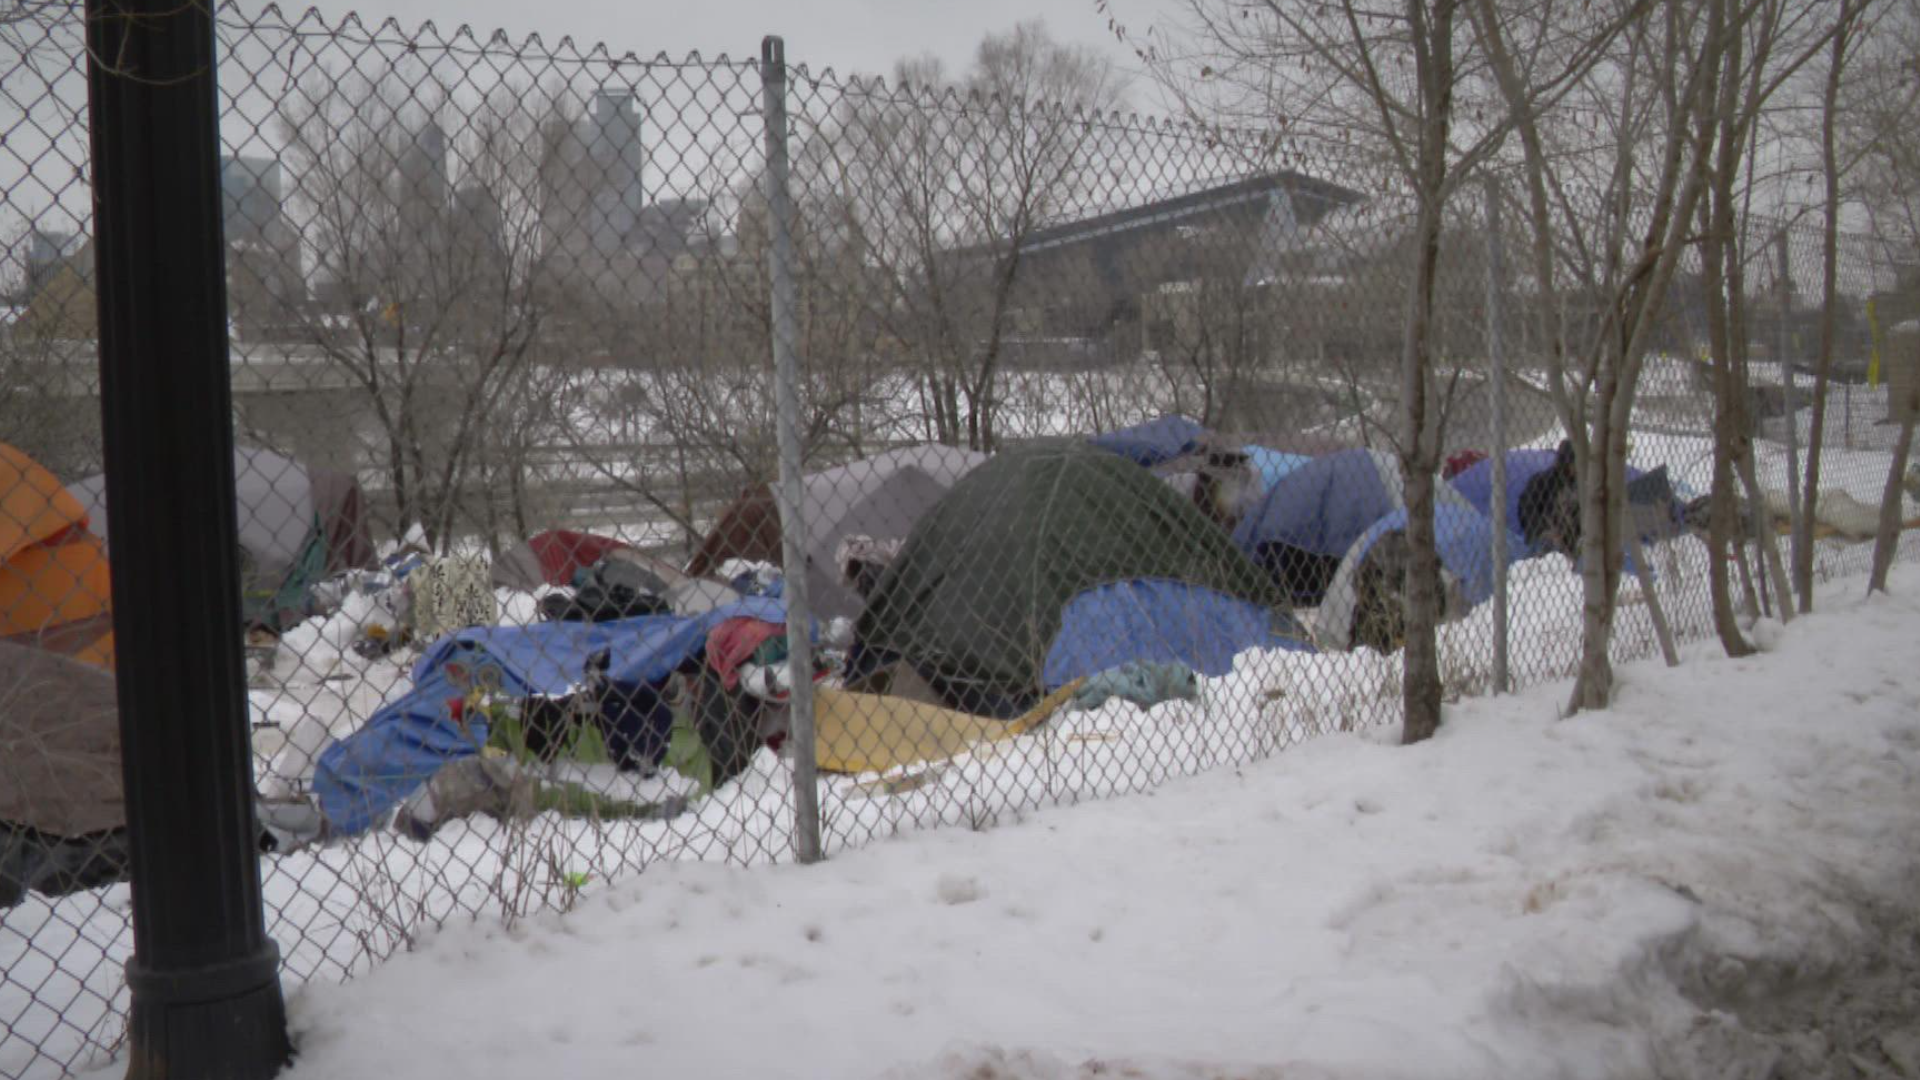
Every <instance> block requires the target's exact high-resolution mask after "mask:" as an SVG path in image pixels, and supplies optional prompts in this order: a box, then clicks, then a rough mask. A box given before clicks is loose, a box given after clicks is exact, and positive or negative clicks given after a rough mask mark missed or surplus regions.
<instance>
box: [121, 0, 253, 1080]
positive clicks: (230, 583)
mask: <svg viewBox="0 0 1920 1080" xmlns="http://www.w3.org/2000/svg"><path fill="white" fill-rule="evenodd" d="M211 10H212V9H211V6H210V5H205V4H175V3H171V2H170V0H88V3H87V5H86V27H87V29H86V34H87V44H88V46H89V49H88V64H87V69H88V90H89V102H90V110H91V123H90V128H91V140H92V151H93V182H94V207H95V217H94V245H95V252H96V267H97V283H98V284H97V290H98V291H97V297H98V304H99V331H100V387H101V395H100V396H101V412H102V420H103V436H104V440H103V441H104V446H105V459H106V475H107V506H108V521H107V527H108V529H109V534H110V541H109V542H110V544H111V550H112V553H113V555H112V578H113V623H114V634H115V638H116V654H117V655H116V670H115V677H116V682H117V689H118V694H119V706H120V738H121V748H122V749H121V765H122V773H123V777H124V783H125V798H126V809H127V834H128V847H129V851H130V854H131V861H132V883H133V885H132V900H133V937H134V950H133V958H132V960H131V961H129V962H128V964H127V984H128V987H129V989H130V990H131V992H132V1009H131V1016H130V1021H129V1026H130V1030H129V1054H130V1064H129V1066H128V1071H127V1075H128V1076H130V1077H136V1078H137V1077H161V1076H195V1077H232V1078H252V1077H261V1078H264V1077H269V1076H272V1075H274V1074H275V1073H277V1072H278V1071H279V1070H280V1068H281V1066H282V1065H283V1064H284V1063H285V1062H286V1060H287V1056H288V1041H287V1031H286V1007H285V1004H284V1002H283V999H282V996H281V991H280V981H279V958H280V957H279V950H278V949H277V948H276V947H275V945H274V943H273V941H272V940H271V939H270V938H268V937H267V934H266V928H265V923H264V916H263V912H262V907H261V890H260V865H259V861H258V858H259V857H258V854H257V843H258V840H257V834H256V831H255V820H254V811H253V797H252V792H253V773H252V754H251V748H250V746H249V737H248V730H249V725H248V718H247V699H246V690H245V681H246V678H245V667H244V663H243V659H242V653H241V624H240V599H241V598H240V560H239V555H238V551H237V547H238V526H237V524H236V521H235V515H236V511H235V508H234V464H233V407H232V397H231V394H232V387H231V385H230V377H229V376H230V373H229V370H228V363H229V357H228V341H227V293H226V261H225V244H224V239H223V231H222V223H221V192H220V175H219V167H220V128H219V102H218V96H217V94H216V92H215V85H214V50H215V43H214V26H213V18H212V15H211Z"/></svg>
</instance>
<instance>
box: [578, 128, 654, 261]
mask: <svg viewBox="0 0 1920 1080" xmlns="http://www.w3.org/2000/svg"><path fill="white" fill-rule="evenodd" d="M587 122H588V132H589V134H588V136H587V156H588V158H589V160H590V161H591V162H592V164H593V171H594V172H595V173H598V176H596V177H595V178H594V179H595V180H596V183H595V184H594V190H593V204H592V205H593V215H592V218H593V220H592V221H591V228H592V230H593V242H594V247H595V248H596V249H597V250H598V251H600V253H601V254H611V253H613V252H615V251H618V250H621V249H622V248H624V247H626V246H628V245H629V244H630V243H631V242H632V237H633V234H634V229H635V227H636V226H637V225H638V224H639V221H640V209H641V207H642V206H644V205H645V204H646V202H645V192H644V189H643V188H642V185H641V173H642V171H643V170H644V168H645V162H646V150H645V147H644V145H643V144H642V143H641V140H640V107H639V102H637V101H635V100H634V96H633V94H632V92H631V91H626V90H601V91H599V92H597V93H595V94H594V96H593V105H592V108H591V110H590V111H589V114H588V121H587Z"/></svg>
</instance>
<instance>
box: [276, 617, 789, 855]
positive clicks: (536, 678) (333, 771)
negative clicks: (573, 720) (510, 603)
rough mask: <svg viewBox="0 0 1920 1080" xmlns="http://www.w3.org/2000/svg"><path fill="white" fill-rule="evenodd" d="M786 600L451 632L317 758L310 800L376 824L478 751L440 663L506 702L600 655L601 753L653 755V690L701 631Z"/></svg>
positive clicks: (342, 818)
mask: <svg viewBox="0 0 1920 1080" xmlns="http://www.w3.org/2000/svg"><path fill="white" fill-rule="evenodd" d="M786 617H787V615H786V605H785V603H784V602H782V601H780V600H775V599H769V598H766V597H748V598H746V599H744V600H741V601H739V602H738V603H734V604H728V605H726V606H724V607H719V608H715V609H714V610H712V611H709V612H705V613H703V614H700V615H696V616H693V617H691V618H682V617H680V616H675V615H650V616H644V617H641V618H637V619H621V620H617V621H614V622H602V623H576V622H547V623H539V624H536V625H533V626H515V627H477V628H473V629H468V630H462V631H459V632H458V633H455V634H451V635H448V636H447V637H445V638H442V639H441V640H440V641H438V642H436V643H434V645H433V646H432V647H431V648H430V649H428V650H427V652H426V654H425V655H424V656H422V657H421V658H420V660H419V662H418V663H416V664H415V665H414V669H413V681H414V687H413V689H412V690H411V691H410V692H408V693H407V694H406V695H405V696H403V697H401V698H399V699H398V700H395V701H391V702H388V703H387V704H386V705H384V706H382V707H381V708H380V710H379V711H378V712H376V713H374V715H373V719H371V720H369V721H368V722H367V724H366V726H365V727H363V728H361V729H360V730H359V731H356V732H354V733H353V734H352V735H349V736H348V737H346V738H345V739H342V740H340V741H339V742H336V743H334V744H333V745H332V746H329V747H328V748H327V749H326V750H325V751H324V752H322V753H321V755H320V760H319V761H318V762H316V763H315V766H314V773H313V790H314V795H315V796H316V798H317V799H318V801H319V804H320V811H321V813H322V814H324V815H325V816H326V819H327V821H328V823H329V824H330V825H331V826H332V827H333V829H334V830H335V831H336V832H342V833H356V832H360V831H363V830H365V829H367V828H369V827H371V826H372V825H374V824H375V823H376V822H377V821H378V820H379V819H380V818H381V817H382V816H384V815H385V814H386V813H387V812H388V811H390V810H392V809H393V808H394V807H396V806H398V805H399V804H400V803H401V802H402V801H403V800H405V799H406V797H407V796H408V795H409V794H411V793H412V792H413V790H414V789H415V788H417V787H419V786H420V785H421V784H423V783H425V782H426V781H427V780H428V779H429V778H431V777H432V776H433V774H434V773H435V772H437V771H439V769H440V767H441V766H443V765H445V764H446V763H447V762H449V761H452V760H455V759H457V758H461V757H465V756H467V755H469V754H472V753H475V752H477V751H478V749H479V747H480V746H482V745H484V744H485V742H486V738H487V729H486V725H485V723H484V722H482V721H477V720H476V721H474V722H470V723H469V724H467V725H466V726H465V727H463V726H462V725H460V724H459V723H457V722H455V721H454V720H453V719H452V717H451V716H450V715H448V709H447V702H448V701H449V699H452V698H458V697H462V696H463V692H462V691H461V690H460V689H459V688H458V687H457V686H456V684H455V680H454V679H452V678H451V677H450V676H449V673H448V665H449V664H455V663H458V664H464V665H466V666H467V668H468V670H469V671H470V672H473V673H479V674H481V675H482V677H483V678H485V679H487V680H489V681H497V683H498V686H499V690H500V692H501V693H502V694H504V695H506V696H508V697H525V696H527V695H529V694H540V695H560V694H565V693H568V692H569V691H571V690H573V689H575V688H577V687H578V685H579V684H580V682H581V679H582V676H583V673H584V671H585V667H586V662H587V658H588V657H589V656H591V655H593V654H594V653H596V652H598V651H600V650H601V649H606V650H607V651H608V653H609V659H610V664H609V667H608V670H607V678H608V681H609V682H610V683H612V684H613V686H614V688H615V690H616V693H615V694H614V695H612V699H613V701H614V702H615V704H614V705H613V708H614V709H617V710H618V715H609V716H608V717H607V721H608V727H609V730H610V737H609V738H608V747H607V749H608V751H609V752H610V753H611V754H612V755H613V756H614V757H615V759H616V760H618V759H620V758H621V757H634V756H639V757H644V758H651V759H653V760H656V761H657V759H658V757H659V754H660V753H661V752H662V751H664V749H665V747H666V739H667V730H666V727H667V726H670V725H671V717H669V716H666V714H665V710H664V709H662V708H661V707H660V703H659V699H658V697H657V695H656V694H655V693H654V691H653V688H654V687H656V686H657V685H658V684H659V683H660V682H661V681H663V680H664V679H665V678H666V677H667V676H668V675H670V674H672V673H673V671H674V670H675V669H676V668H678V667H679V666H680V665H682V664H683V663H685V662H686V661H687V660H689V659H691V658H693V657H695V656H698V655H700V654H701V653H702V652H703V651H704V650H705V648H706V643H707V634H708V633H709V632H710V631H711V630H712V629H713V628H714V627H716V626H718V625H720V624H721V623H723V622H726V621H727V620H729V619H736V618H750V619H764V620H766V621H769V622H777V623H785V621H786Z"/></svg>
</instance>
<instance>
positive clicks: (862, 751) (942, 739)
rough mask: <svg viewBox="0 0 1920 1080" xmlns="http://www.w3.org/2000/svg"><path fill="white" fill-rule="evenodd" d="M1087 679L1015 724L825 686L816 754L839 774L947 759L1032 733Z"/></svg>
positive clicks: (818, 695)
mask: <svg viewBox="0 0 1920 1080" xmlns="http://www.w3.org/2000/svg"><path fill="white" fill-rule="evenodd" d="M1083 681H1084V680H1081V679H1075V680H1074V681H1073V682H1070V683H1068V684H1067V685H1065V686H1063V687H1061V688H1060V689H1058V690H1055V691H1054V692H1053V693H1051V694H1048V695H1047V696H1046V697H1045V698H1042V699H1041V700H1040V703H1039V704H1037V705H1035V706H1034V707H1033V709H1032V710H1031V711H1029V712H1028V713H1027V714H1026V715H1024V716H1020V717H1016V718H1015V719H1012V720H993V719H989V718H987V717H984V716H973V715H971V714H968V713H963V712H958V711H956V710H953V709H943V708H941V707H940V706H938V705H929V704H927V703H925V702H921V701H910V700H908V699H906V698H898V697H884V696H882V695H879V694H856V693H850V692H848V691H845V690H834V689H831V688H828V687H821V688H819V689H817V690H815V691H814V695H813V725H814V728H813V730H814V746H815V756H816V759H817V760H818V762H819V766H820V768H821V769H822V770H824V771H826V772H835V773H866V772H886V771H887V770H889V769H897V768H901V767H903V766H907V765H917V764H919V763H921V762H927V761H944V760H946V759H947V758H950V757H953V756H954V755H956V754H961V753H964V752H966V751H967V750H968V749H969V748H970V747H972V746H974V745H975V744H978V743H982V742H997V741H999V740H1002V739H1011V738H1013V737H1015V736H1017V735H1024V734H1025V733H1027V732H1029V731H1032V730H1033V729H1034V728H1035V727H1038V726H1039V725H1040V724H1042V723H1045V722H1046V720H1047V718H1048V717H1050V716H1052V715H1053V714H1054V713H1055V712H1057V711H1058V710H1059V709H1060V707H1061V706H1062V705H1065V704H1066V703H1067V702H1068V701H1069V700H1071V699H1072V698H1073V694H1074V691H1076V690H1078V689H1080V684H1081V683H1082V682H1083Z"/></svg>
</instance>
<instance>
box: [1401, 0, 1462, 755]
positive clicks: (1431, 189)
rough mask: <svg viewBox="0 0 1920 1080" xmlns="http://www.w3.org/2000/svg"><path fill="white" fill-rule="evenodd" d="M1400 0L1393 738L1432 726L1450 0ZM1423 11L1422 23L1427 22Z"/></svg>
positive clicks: (1409, 739)
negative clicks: (1411, 95)
mask: <svg viewBox="0 0 1920 1080" xmlns="http://www.w3.org/2000/svg"><path fill="white" fill-rule="evenodd" d="M1428 2H1429V0H1408V3H1407V9H1408V14H1409V16H1410V22H1411V24H1412V26H1413V33H1414V37H1415V49H1416V55H1417V60H1418V66H1419V68H1420V83H1421V86H1420V95H1421V105H1422V110H1421V111H1422V114H1423V115H1422V120H1421V132H1420V176H1419V177H1418V184H1419V188H1420V216H1419V234H1418V235H1419V242H1420V250H1419V254H1418V261H1417V263H1416V265H1415V268H1414V274H1413V281H1412V295H1411V297H1410V298H1409V303H1408V305H1407V328H1406V341H1405V343H1404V345H1403V348H1402V352H1401V372H1400V393H1401V398H1402V413H1401V416H1402V421H1403V423H1402V430H1401V440H1400V471H1401V475H1402V479H1403V482H1404V483H1405V485H1406V489H1405V490H1406V500H1407V547H1408V549H1409V555H1410V557H1409V559H1408V565H1407V583H1406V629H1407V636H1406V645H1405V647H1404V648H1403V649H1402V652H1401V661H1402V670H1403V674H1402V682H1401V707H1402V713H1403V716H1404V727H1403V728H1402V731H1401V741H1402V742H1403V743H1416V742H1420V741H1422V740H1424V739H1429V738H1432V737H1433V735H1434V733H1435V732H1437V731H1439V730H1440V719H1441V717H1440V696H1441V687H1440V643H1439V638H1438V633H1437V629H1438V626H1439V622H1440V555H1439V552H1438V550H1437V549H1436V548H1435V543H1434V525H1433V484H1434V473H1435V472H1436V471H1437V470H1438V468H1439V465H1440V462H1439V457H1440V433H1439V426H1440V425H1439V423H1438V420H1439V419H1440V418H1439V417H1429V416H1428V415H1427V413H1428V405H1429V402H1428V400H1427V398H1428V391H1429V389H1430V383H1431V376H1432V369H1433V356H1432V346H1433V342H1432V334H1433V303H1434V300H1433V297H1434V287H1435V283H1436V281H1437V279H1438V277H1439V273H1440V226H1441V212H1442V210H1443V209H1444V205H1443V201H1442V200H1443V198H1444V196H1445V188H1446V176H1447V157H1446V155H1447V133H1448V126H1449V120H1450V119H1451V114H1452V109H1453V81H1454V72H1453V51H1452V37H1453V13H1454V9H1453V3H1452V2H1451V0H1438V2H1437V3H1434V4H1433V8H1432V10H1431V12H1429V11H1428V10H1427V9H1426V4H1427V3H1428ZM1429 19H1431V23H1429Z"/></svg>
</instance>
